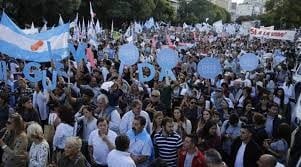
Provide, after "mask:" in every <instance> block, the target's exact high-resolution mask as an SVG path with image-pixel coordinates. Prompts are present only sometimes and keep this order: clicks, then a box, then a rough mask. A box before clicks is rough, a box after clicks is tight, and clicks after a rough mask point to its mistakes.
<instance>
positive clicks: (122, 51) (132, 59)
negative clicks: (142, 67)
mask: <svg viewBox="0 0 301 167" xmlns="http://www.w3.org/2000/svg"><path fill="white" fill-rule="evenodd" d="M118 55H119V60H120V67H119V75H122V73H123V68H124V66H125V65H127V66H131V65H133V64H135V63H136V62H137V61H138V59H139V51H138V48H137V47H136V46H135V45H133V44H131V43H129V44H124V45H122V46H121V47H120V48H119V50H118Z"/></svg>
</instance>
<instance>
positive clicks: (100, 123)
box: [88, 118, 117, 166]
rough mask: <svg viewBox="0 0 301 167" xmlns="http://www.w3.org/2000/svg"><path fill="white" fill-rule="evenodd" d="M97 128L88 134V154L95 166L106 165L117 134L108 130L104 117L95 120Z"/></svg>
mask: <svg viewBox="0 0 301 167" xmlns="http://www.w3.org/2000/svg"><path fill="white" fill-rule="evenodd" d="M97 127H98V129H96V130H94V131H93V132H91V134H90V136H89V141H88V145H89V155H90V158H91V162H92V164H93V165H95V166H107V156H108V154H109V152H110V151H111V150H113V149H114V148H115V145H114V142H115V139H116V137H117V134H116V133H115V132H113V131H111V130H109V124H108V121H107V120H106V119H104V118H99V119H98V120H97Z"/></svg>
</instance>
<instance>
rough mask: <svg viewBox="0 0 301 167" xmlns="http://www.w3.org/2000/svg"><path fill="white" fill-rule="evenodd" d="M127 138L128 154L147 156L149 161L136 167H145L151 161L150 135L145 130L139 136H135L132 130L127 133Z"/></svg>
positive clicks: (151, 146)
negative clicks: (128, 141) (128, 142)
mask: <svg viewBox="0 0 301 167" xmlns="http://www.w3.org/2000/svg"><path fill="white" fill-rule="evenodd" d="M127 136H128V137H129V139H130V147H129V150H128V151H129V152H130V153H131V154H132V155H133V156H141V155H143V156H148V157H149V159H148V160H147V161H145V162H143V163H141V164H137V167H147V166H148V164H149V162H150V161H151V160H152V159H153V153H154V151H153V150H154V149H153V143H152V140H151V137H150V135H149V134H148V133H147V132H146V130H145V129H143V131H142V132H141V133H139V134H135V132H134V130H133V129H131V130H129V131H128V133H127Z"/></svg>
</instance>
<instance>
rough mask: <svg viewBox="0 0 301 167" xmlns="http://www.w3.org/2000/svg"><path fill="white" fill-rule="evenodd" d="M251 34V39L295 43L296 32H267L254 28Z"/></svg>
mask: <svg viewBox="0 0 301 167" xmlns="http://www.w3.org/2000/svg"><path fill="white" fill-rule="evenodd" d="M249 33H250V36H251V37H257V38H267V39H280V40H289V41H294V39H295V34H296V31H287V30H267V29H258V28H254V27H252V28H251V29H250V31H249Z"/></svg>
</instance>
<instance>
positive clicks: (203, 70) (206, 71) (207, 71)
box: [197, 57, 222, 79]
mask: <svg viewBox="0 0 301 167" xmlns="http://www.w3.org/2000/svg"><path fill="white" fill-rule="evenodd" d="M197 71H198V73H199V75H200V76H201V77H203V78H206V79H214V78H215V77H216V76H217V75H218V74H220V73H221V72H222V66H221V64H220V62H219V60H218V59H216V58H211V57H205V58H203V59H202V60H201V61H200V62H199V64H198V67H197Z"/></svg>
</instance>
